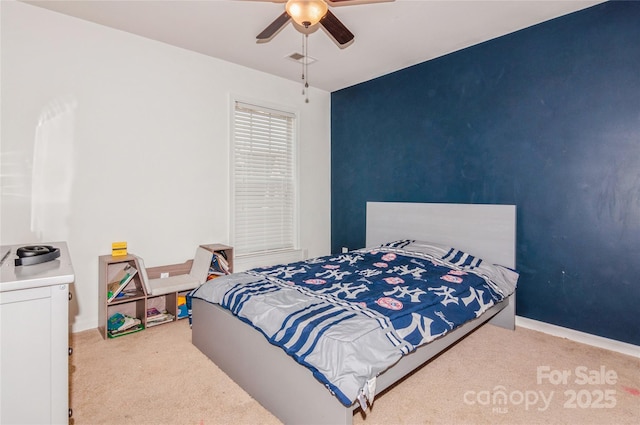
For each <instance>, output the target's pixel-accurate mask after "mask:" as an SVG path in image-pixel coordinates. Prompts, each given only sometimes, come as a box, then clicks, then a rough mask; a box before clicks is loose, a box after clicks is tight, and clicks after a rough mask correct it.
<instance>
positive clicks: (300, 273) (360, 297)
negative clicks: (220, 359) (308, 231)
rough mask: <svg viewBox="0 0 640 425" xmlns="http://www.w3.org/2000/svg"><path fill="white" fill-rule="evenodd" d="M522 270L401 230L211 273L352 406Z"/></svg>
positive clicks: (492, 300) (503, 290)
mask: <svg viewBox="0 0 640 425" xmlns="http://www.w3.org/2000/svg"><path fill="white" fill-rule="evenodd" d="M517 279H518V274H517V272H515V271H513V270H510V269H508V268H506V267H503V266H500V265H495V264H488V263H487V262H486V261H483V260H482V259H480V258H477V257H475V256H473V255H471V254H469V253H465V252H462V251H460V250H457V249H455V248H452V247H446V246H440V245H435V244H431V243H426V242H420V241H413V240H402V241H394V242H391V243H388V244H384V245H381V246H379V247H376V248H373V249H363V250H356V251H351V252H348V253H344V254H339V255H330V256H324V257H319V258H313V259H310V260H306V261H300V262H296V263H291V264H285V265H278V266H273V267H266V268H257V269H253V270H249V271H247V272H243V273H235V274H232V275H229V276H223V277H219V278H217V279H213V280H210V281H208V282H207V283H205V284H204V285H202V286H200V287H199V288H197V289H195V290H194V291H192V292H191V293H190V294H189V297H188V298H189V299H191V298H199V299H202V300H204V301H207V302H210V303H215V304H219V305H221V306H222V307H224V308H226V309H228V310H230V311H231V312H232V313H233V314H234V315H236V316H237V317H238V318H239V319H240V320H243V321H245V322H246V323H248V324H249V325H251V326H253V327H254V328H256V329H257V330H259V331H260V332H261V333H262V334H263V335H264V336H265V338H267V339H268V340H269V342H271V343H272V344H274V345H277V346H279V347H280V348H282V349H283V350H284V351H285V352H286V353H287V354H288V355H290V356H291V357H292V358H294V359H295V360H296V361H297V362H298V363H300V364H302V365H304V366H306V367H307V368H309V370H310V371H311V372H312V373H313V375H314V376H315V377H316V378H317V379H318V380H319V381H320V382H322V383H323V384H324V385H325V386H326V387H327V388H328V389H329V390H330V391H331V392H332V393H333V394H335V396H336V397H337V398H338V399H339V400H340V402H342V403H343V404H344V405H345V406H350V405H352V404H353V403H354V402H356V401H357V402H359V403H360V404H361V405H362V406H363V408H366V406H367V404H370V403H371V401H372V400H373V397H374V395H375V382H376V377H377V376H378V375H379V374H380V373H382V372H384V371H385V370H386V369H388V368H389V367H391V366H392V365H393V364H394V363H396V362H397V361H398V360H399V359H400V358H401V357H402V356H403V355H406V354H408V353H411V352H412V351H413V350H415V349H416V347H419V346H421V345H423V344H426V343H429V342H430V341H433V340H434V339H436V338H438V337H440V336H443V335H445V334H447V333H448V332H449V331H451V330H453V329H455V328H456V327H458V326H460V325H461V324H463V323H465V322H467V321H469V320H471V319H474V318H476V317H478V316H480V315H481V314H482V313H484V312H485V311H486V310H487V309H489V308H490V307H491V306H493V305H495V304H496V303H498V302H500V301H502V300H503V299H504V298H506V297H507V296H509V295H511V294H512V293H513V291H514V290H515V287H516V284H517Z"/></svg>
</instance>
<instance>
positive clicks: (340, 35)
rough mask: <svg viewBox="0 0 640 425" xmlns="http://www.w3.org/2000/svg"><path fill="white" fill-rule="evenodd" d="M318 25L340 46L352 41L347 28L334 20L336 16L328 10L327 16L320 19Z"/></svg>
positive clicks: (351, 35) (336, 19)
mask: <svg viewBox="0 0 640 425" xmlns="http://www.w3.org/2000/svg"><path fill="white" fill-rule="evenodd" d="M320 25H322V26H323V27H324V28H325V29H326V30H327V32H328V33H329V34H331V36H332V37H333V39H334V40H335V41H336V42H337V43H338V44H340V45H344V44H347V43H349V42H350V41H351V40H353V37H354V36H353V34H352V33H351V31H349V30H348V29H347V27H345V26H344V24H343V23H342V22H340V20H339V19H338V18H336V15H334V14H333V13H331V11H330V10H328V11H327V14H326V15H324V17H323V18H322V19H320Z"/></svg>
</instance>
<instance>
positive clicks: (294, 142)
mask: <svg viewBox="0 0 640 425" xmlns="http://www.w3.org/2000/svg"><path fill="white" fill-rule="evenodd" d="M239 104H240V105H242V106H243V107H245V108H249V109H254V110H256V111H262V112H266V113H273V114H276V115H278V114H280V115H283V116H288V117H289V118H291V120H292V126H291V130H292V137H291V140H290V142H291V152H290V153H291V157H292V158H291V167H292V170H291V186H292V190H291V195H292V197H293V201H292V206H291V208H292V223H291V225H292V227H293V228H292V229H290V230H291V244H292V246H291V247H290V248H280V249H266V250H253V251H244V247H242V246H239V245H238V243H239V240H238V235H237V233H236V225H237V215H236V214H237V211H236V209H237V201H236V192H237V180H236V179H237V177H236V168H237V164H236V145H237V141H236V137H237V131H236V126H237V121H236V105H239ZM229 133H230V134H229V144H230V148H229V159H230V161H229V175H230V191H229V198H230V199H229V201H230V202H229V210H230V215H229V216H230V228H229V229H230V241H231V244H232V245H233V246H234V256H235V257H236V258H237V259H238V262H236V263H235V264H236V265H238V264H242V263H244V262H249V263H250V262H252V261H253V262H254V263H255V264H258V265H262V264H268V263H274V262H278V261H279V260H282V261H287V260H288V259H289V258H298V256H299V254H298V252H299V250H300V248H299V247H300V220H299V216H300V193H299V187H300V172H299V143H300V138H299V134H300V133H299V113H298V111H295V110H292V108H288V107H284V106H281V105H274V104H270V103H268V102H263V101H257V100H254V99H246V98H241V97H238V96H231V98H230V132H229ZM243 259H244V260H243Z"/></svg>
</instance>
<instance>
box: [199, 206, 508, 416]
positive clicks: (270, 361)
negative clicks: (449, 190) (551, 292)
mask: <svg viewBox="0 0 640 425" xmlns="http://www.w3.org/2000/svg"><path fill="white" fill-rule="evenodd" d="M366 218H367V225H366V246H367V247H369V248H371V247H378V246H380V245H383V244H385V243H387V242H391V241H393V242H394V243H396V241H415V240H417V241H429V242H430V243H435V244H439V245H442V246H448V247H455V248H457V249H459V250H461V251H464V252H466V253H472V254H473V255H474V256H477V257H480V258H482V259H483V261H484V264H500V265H502V266H504V267H505V268H506V270H511V269H515V233H516V230H515V220H516V209H515V206H513V205H479V204H471V205H469V204H421V203H387V202H369V203H367V212H366ZM402 246H404V245H402ZM410 246H413V245H410ZM385 249H387V248H385ZM389 249H395V245H394V247H392V248H389ZM372 253H373V254H376V255H377V254H378V250H377V249H376V250H373V251H372ZM367 254H368V252H367ZM363 255H364V254H363ZM501 270H502V269H501ZM514 274H515V273H514ZM234 278H243V276H240V274H235V276H234V277H232V278H231V279H234ZM515 279H516V280H517V274H516V278H515ZM230 285H231V286H233V284H230ZM201 288H202V287H201ZM201 288H198V289H196V290H195V291H194V293H193V294H195V295H194V296H193V297H192V298H191V309H192V330H193V332H192V342H193V344H194V345H195V346H196V347H198V348H199V349H200V350H201V351H202V352H203V353H204V354H205V355H207V356H208V357H209V358H210V359H211V360H212V361H213V362H214V363H215V364H216V365H217V366H218V367H219V368H220V369H221V370H223V371H224V372H225V373H226V374H227V375H228V376H229V377H230V378H231V379H233V380H234V381H235V382H236V383H237V384H238V385H240V386H241V387H242V388H243V389H244V390H245V391H247V392H248V393H249V394H250V395H251V396H252V397H253V398H254V399H256V400H257V401H258V402H259V403H260V404H262V405H263V406H264V407H265V408H266V409H267V410H269V411H270V412H271V413H272V414H274V415H275V416H276V417H277V418H278V419H280V420H281V421H282V422H283V423H287V424H305V423H313V424H321V423H322V424H351V423H352V420H353V414H354V411H356V410H358V409H360V410H361V411H362V412H363V414H365V413H364V412H365V410H366V406H367V400H364V403H362V400H361V399H360V397H365V396H366V398H369V400H368V401H369V403H371V402H372V401H373V396H374V395H375V394H379V393H380V392H382V391H384V390H386V389H387V388H389V387H390V386H392V385H393V384H394V383H396V382H398V381H400V380H401V379H402V378H403V377H405V376H407V375H408V374H410V373H411V372H412V371H413V370H415V369H416V368H418V367H420V366H422V365H423V364H425V363H426V362H427V361H428V360H429V359H431V358H432V357H434V356H436V355H437V354H439V353H441V352H442V351H444V350H445V349H446V348H447V347H449V346H451V345H452V344H454V343H455V342H456V341H458V340H459V339H461V338H463V337H464V336H465V335H467V334H468V333H470V332H472V331H473V330H474V329H476V328H477V327H479V326H481V325H482V324H484V323H487V322H490V323H492V324H494V325H497V326H501V327H504V328H507V329H514V328H515V291H513V292H512V293H510V294H507V295H506V296H505V297H504V299H502V300H500V301H498V302H495V303H492V304H491V305H488V307H487V308H486V310H483V312H482V314H481V315H478V317H474V318H472V319H470V320H468V321H466V322H465V323H464V324H461V325H456V327H455V328H454V329H452V330H450V331H448V332H446V333H445V334H444V335H442V336H439V337H437V336H436V337H434V338H433V340H431V341H430V342H429V343H427V344H423V345H419V346H417V348H416V347H412V349H411V350H408V352H407V353H405V354H404V355H402V356H399V358H398V359H395V358H394V359H392V360H391V362H392V364H391V365H390V366H385V365H383V366H381V367H382V368H383V370H381V371H377V372H376V376H375V378H374V379H371V380H370V381H367V382H366V385H364V386H363V390H366V389H367V385H368V386H369V387H370V386H371V383H372V382H373V384H374V386H375V388H374V389H371V388H369V389H370V390H371V394H368V393H367V394H364V392H366V391H363V392H362V393H361V394H359V397H358V401H359V402H358V401H356V400H353V402H351V403H345V400H344V397H342V398H340V397H338V395H342V396H344V394H342V393H341V392H340V391H337V392H338V394H336V391H333V390H334V389H336V388H334V387H333V386H331V385H327V382H324V381H321V380H320V379H319V378H318V373H317V370H316V369H313V368H312V370H313V372H312V370H310V369H309V368H308V367H305V366H303V365H302V364H301V363H299V362H297V361H296V360H294V358H293V357H292V356H290V355H288V354H287V353H285V351H284V350H283V349H282V348H280V347H278V346H276V345H273V344H272V343H271V342H270V341H269V340H268V339H267V338H265V333H264V332H263V331H261V330H258V329H257V328H256V327H255V326H252V325H250V324H248V323H247V320H246V319H243V320H239V319H238V316H236V315H234V314H233V313H231V312H230V311H229V310H228V309H225V308H224V307H221V306H220V305H218V304H216V303H212V302H209V301H206V300H204V299H202V298H199V296H198V294H197V291H198V290H200V289H201ZM327 357H329V356H327ZM321 375H322V374H321ZM369 396H371V397H369ZM349 400H350V399H349ZM347 404H348V405H347ZM363 406H364V408H363Z"/></svg>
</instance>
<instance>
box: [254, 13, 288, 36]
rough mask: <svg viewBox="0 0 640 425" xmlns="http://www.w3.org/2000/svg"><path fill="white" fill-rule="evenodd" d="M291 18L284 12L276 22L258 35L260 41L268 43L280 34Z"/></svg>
mask: <svg viewBox="0 0 640 425" xmlns="http://www.w3.org/2000/svg"><path fill="white" fill-rule="evenodd" d="M290 20H291V17H290V16H289V14H288V13H287V12H283V13H282V15H280V16H278V17H277V18H276V20H275V21H273V22H271V23H270V24H269V26H268V27H266V28H265V29H264V30H262V32H261V33H260V34H258V35H257V37H256V38H257V39H258V41H268V40H270V39H271V38H272V37H273V36H274V35H276V34H277V33H278V31H280V30H281V29H282V28H283V27H284V26H285V25H287V24H288V23H289V21H290Z"/></svg>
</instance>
